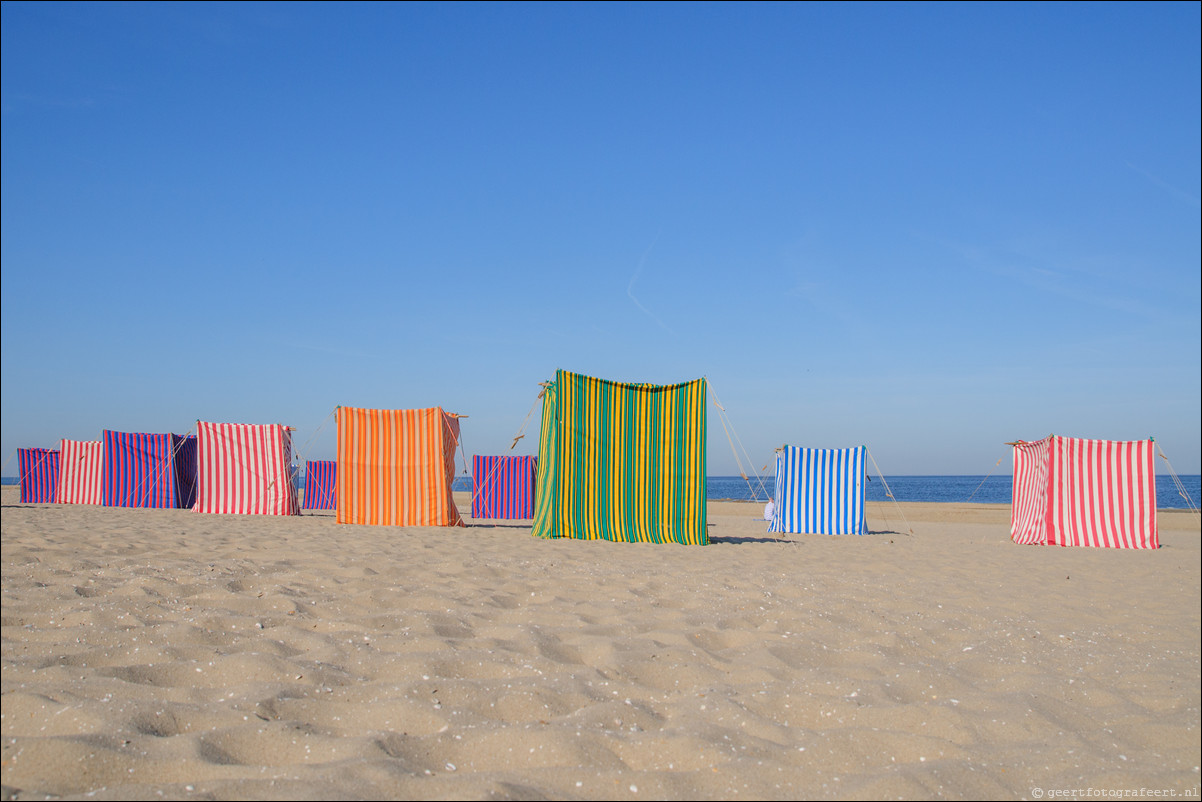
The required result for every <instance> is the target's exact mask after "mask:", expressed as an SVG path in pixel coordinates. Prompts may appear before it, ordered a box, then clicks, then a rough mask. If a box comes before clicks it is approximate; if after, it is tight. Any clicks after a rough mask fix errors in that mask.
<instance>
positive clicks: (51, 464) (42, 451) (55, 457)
mask: <svg viewBox="0 0 1202 802" xmlns="http://www.w3.org/2000/svg"><path fill="white" fill-rule="evenodd" d="M17 467H18V470H20V471H21V503H22V504H53V503H54V497H55V493H56V490H57V488H58V469H59V452H58V451H56V450H55V449H52V448H18V449H17Z"/></svg>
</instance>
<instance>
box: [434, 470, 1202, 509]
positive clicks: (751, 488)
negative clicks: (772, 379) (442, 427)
mask: <svg viewBox="0 0 1202 802" xmlns="http://www.w3.org/2000/svg"><path fill="white" fill-rule="evenodd" d="M1177 478H1178V479H1180V480H1181V484H1182V485H1183V486H1184V487H1185V490H1186V492H1187V493H1189V496H1190V498H1191V499H1193V506H1194V508H1195V509H1197V508H1198V507H1199V505H1200V504H1202V475H1198V474H1193V475H1188V476H1179V477H1177ZM774 482H775V480H774V478H773V477H771V476H764V477H760V478H758V479H757V478H756V477H752V478H751V481H750V482H748V480H746V479H744V478H743V477H741V476H710V477H708V478H707V479H706V481H705V486H706V494H707V496H708V498H709V499H710V500H711V501H718V500H723V499H733V500H738V501H752V500H754V501H767V498H768V495H770V494H771V493H772V490H773V484H774ZM886 484H888V485H889V490H890V491H891V492H892V493H893V498H894V499H895V500H897V501H929V502H930V501H933V502H937V503H948V502H966V501H971V502H972V503H974V504H1009V503H1010V494H1011V493H1012V492H1013V489H1014V484H1013V481H1012V478H1011V477H1010V476H988V477H986V476H886V477H885V480H884V481H883V482H882V481H881V477H879V476H873V477H871V478H870V481H869V482H868V484H867V485H866V486H865V488H864V497H865V498H866V499H867V500H868V501H887V500H888V498H889V497H888V496H886V495H885V485H886ZM454 489H455V490H464V491H467V492H469V493H470V492H471V490H472V479H471V477H470V476H461V477H459V478H457V479H456V480H455V484H454ZM1156 506H1157V508H1158V509H1165V510H1168V509H1189V508H1190V505H1189V502H1187V501H1186V500H1185V499H1184V498H1183V497H1182V496H1181V495H1179V494H1178V492H1177V486H1176V484H1175V483H1174V482H1173V477H1171V476H1167V475H1166V476H1157V477H1156Z"/></svg>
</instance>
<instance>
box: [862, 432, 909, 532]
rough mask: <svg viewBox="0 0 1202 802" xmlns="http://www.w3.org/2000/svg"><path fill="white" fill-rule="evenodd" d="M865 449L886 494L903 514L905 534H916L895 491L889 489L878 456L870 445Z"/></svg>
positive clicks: (901, 514) (898, 511)
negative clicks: (878, 462)
mask: <svg viewBox="0 0 1202 802" xmlns="http://www.w3.org/2000/svg"><path fill="white" fill-rule="evenodd" d="M864 450H865V451H867V452H868V459H870V460H872V467H874V468H876V475H877V476H879V477H881V484H882V485H884V487H885V496H886V497H887V498H891V499H893V506H894V507H896V508H897V514H898V515H900V516H901V519H902V522H903V523H904V524H905V525H906V531H905V533H904V534H907V535H912V534H914V529H913V527H911V526H910V522H909V521H907V520H906V514H905V513H904V512H902V508H901V505H900V504H898V503H897V499H896V498H894V496H893V491H892V490H890V489H889V483H888V482H887V481H885V474H883V473H881V466H879V465H877V464H876V457H874V456H872V451H871V450H870V449H869V448H868V446H864Z"/></svg>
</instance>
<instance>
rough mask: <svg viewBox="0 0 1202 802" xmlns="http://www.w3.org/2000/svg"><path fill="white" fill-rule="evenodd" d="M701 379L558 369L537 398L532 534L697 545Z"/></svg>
mask: <svg viewBox="0 0 1202 802" xmlns="http://www.w3.org/2000/svg"><path fill="white" fill-rule="evenodd" d="M705 402H706V383H705V379H697V380H695V381H691V382H684V383H682V384H675V385H652V384H631V383H622V382H613V381H608V380H604V379H597V378H594V377H591V376H585V375H582V374H577V373H570V372H568V371H563V370H561V371H558V372H557V373H556V378H555V382H554V385H553V386H552V387H551V388H549V389H548V391H547V392H546V393H545V395H544V399H543V430H542V432H541V433H540V445H539V462H538V474H539V478H538V482H537V489H538V492H537V494H536V504H537V509H536V514H535V519H534V526H533V533H534V534H535V535H537V536H539V537H547V538H563V537H567V538H580V539H586V540H595V539H605V540H614V541H642V542H654V543H665V542H676V543H687V544H694V545H703V544H705V543H707V542H708V532H707V530H706V509H705V503H706V489H705V445H706V443H705V436H706V407H705Z"/></svg>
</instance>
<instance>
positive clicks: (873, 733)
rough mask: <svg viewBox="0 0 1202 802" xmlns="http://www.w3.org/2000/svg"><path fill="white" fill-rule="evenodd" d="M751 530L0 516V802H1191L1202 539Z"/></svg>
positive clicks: (881, 507) (940, 522)
mask: <svg viewBox="0 0 1202 802" xmlns="http://www.w3.org/2000/svg"><path fill="white" fill-rule="evenodd" d="M457 500H458V503H459V506H460V509H461V510H462V511H463V513H464V515H465V517H466V515H467V513H468V511H469V510H470V499H469V498H468V497H467V496H466V495H462V494H461V495H459V496H458V497H457ZM759 512H760V508H759V506H758V505H753V504H741V503H736V502H711V504H710V506H709V522H710V535H711V538H712V544H711V545H710V546H707V547H687V546H677V545H669V546H660V545H645V544H613V543H607V542H582V541H544V540H540V539H537V538H533V537H531V535H530V528H529V526H528V525H523V524H520V523H500V524H498V525H496V526H493V525H489V524H485V523H482V522H481V523H477V524H476V525H473V526H470V527H468V528H466V529H440V528H420V527H417V528H398V527H364V526H340V525H338V524H336V523H335V521H334V516H333V514H332V513H317V514H310V515H305V516H302V517H294V518H270V517H259V516H216V515H197V514H194V513H192V512H189V511H182V510H124V509H109V508H99V507H82V506H75V507H73V506H54V505H21V504H18V503H17V495H16V492H15V489H13V488H5V489H4V490H3V509H2V524H3V526H2V541H3V621H2V624H3V630H2V631H3V688H2V697H0V698H2V702H3V705H2V713H0V733H2V739H3V771H2V782H3V797H4V798H5V799H37V798H47V797H58V798H88V799H163V798H167V799H184V798H202V799H287V798H297V799H356V798H362V799H414V798H421V799H464V798H467V799H484V798H490V799H491V798H500V799H543V798H554V799H792V798H799V797H806V798H814V797H817V798H860V799H862V798H916V797H917V798H948V799H977V798H1036V797H1038V796H1039V794H1041V793H1043V794H1046V795H1048V796H1051V795H1052V794H1053V793H1057V792H1064V791H1069V790H1073V789H1077V790H1079V791H1081V793H1082V795H1084V792H1085V790H1086V789H1095V790H1096V791H1099V792H1103V793H1105V792H1109V793H1115V792H1122V791H1124V790H1125V791H1136V792H1137V793H1138V791H1139V789H1148V790H1153V789H1156V790H1163V791H1166V792H1174V793H1175V795H1176V796H1178V797H1180V798H1194V799H1196V798H1198V785H1199V753H1200V751H1202V742H1200V739H1199V732H1200V730H1199V696H1200V688H1199V686H1200V678H1202V677H1200V671H1199V656H1200V630H1202V628H1200V621H1199V617H1200V609H1202V599H1200V598H1199V588H1200V570H1202V569H1200V556H1202V555H1200V550H1199V545H1200V537H1199V524H1198V519H1197V517H1196V516H1194V515H1191V514H1189V513H1178V512H1162V513H1161V515H1160V518H1159V520H1160V534H1161V541H1162V548H1161V549H1159V550H1157V551H1103V550H1091V549H1062V548H1055V547H1030V546H1016V545H1014V544H1013V543H1011V542H1010V540H1009V537H1008V534H1009V508H1008V507H1006V506H996V505H947V504H943V505H937V504H902V505H896V504H889V505H885V504H870V507H869V527H870V529H871V530H872V532H871V534H869V535H867V536H864V537H846V536H845V537H826V536H818V535H797V536H790V538H789V539H788V540H778V539H777V538H775V537H774V536H772V535H769V534H768V533H767V532H766V531H765V525H764V523H763V522H762V521H757V520H755V518H756V517H757V515H758V514H759ZM1191 794H1192V797H1191V796H1190V795H1191ZM1097 795H1100V794H1097Z"/></svg>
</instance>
